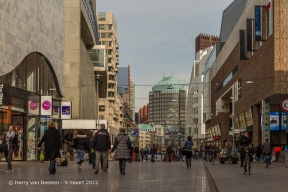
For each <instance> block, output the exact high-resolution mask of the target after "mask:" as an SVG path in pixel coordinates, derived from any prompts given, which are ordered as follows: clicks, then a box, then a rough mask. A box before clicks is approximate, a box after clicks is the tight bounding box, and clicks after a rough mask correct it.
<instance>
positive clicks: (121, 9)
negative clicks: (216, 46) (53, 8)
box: [96, 0, 233, 112]
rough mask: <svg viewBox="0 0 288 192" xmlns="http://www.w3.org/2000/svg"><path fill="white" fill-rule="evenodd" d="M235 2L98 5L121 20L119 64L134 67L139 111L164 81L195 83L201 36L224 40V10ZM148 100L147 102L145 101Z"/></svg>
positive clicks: (108, 1) (118, 0)
mask: <svg viewBox="0 0 288 192" xmlns="http://www.w3.org/2000/svg"><path fill="white" fill-rule="evenodd" d="M232 2H233V0H97V5H96V11H97V12H112V13H113V14H114V17H115V19H116V21H117V27H118V29H117V30H118V42H119V65H120V66H122V67H126V66H128V65H130V67H131V76H132V78H133V79H134V81H135V84H136V87H135V89H136V96H135V98H136V104H135V106H136V108H135V112H138V111H139V108H140V107H143V105H145V104H147V103H148V102H149V100H148V96H149V91H151V89H152V86H153V85H155V84H157V83H158V82H159V81H160V80H161V79H162V78H163V74H164V75H165V76H171V75H172V72H173V76H174V77H175V78H176V79H178V80H179V81H180V82H181V83H188V82H189V80H190V75H191V70H192V64H193V61H194V58H195V38H196V37H197V36H198V35H199V33H205V34H211V35H220V26H221V19H222V12H223V10H224V9H225V8H226V7H227V6H228V5H229V4H230V3H232ZM143 98H144V99H143Z"/></svg>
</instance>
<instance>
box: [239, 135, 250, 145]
mask: <svg viewBox="0 0 288 192" xmlns="http://www.w3.org/2000/svg"><path fill="white" fill-rule="evenodd" d="M249 144H251V139H250V137H244V136H243V135H242V136H241V137H240V139H239V145H240V146H244V147H248V146H249Z"/></svg>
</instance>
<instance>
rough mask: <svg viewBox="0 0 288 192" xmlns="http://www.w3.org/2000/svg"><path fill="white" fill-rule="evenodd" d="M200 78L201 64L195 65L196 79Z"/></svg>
mask: <svg viewBox="0 0 288 192" xmlns="http://www.w3.org/2000/svg"><path fill="white" fill-rule="evenodd" d="M198 76H199V63H197V64H196V65H195V77H198Z"/></svg>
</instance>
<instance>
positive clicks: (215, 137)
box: [213, 136, 221, 141]
mask: <svg viewBox="0 0 288 192" xmlns="http://www.w3.org/2000/svg"><path fill="white" fill-rule="evenodd" d="M219 139H221V136H214V137H213V140H214V141H216V140H219Z"/></svg>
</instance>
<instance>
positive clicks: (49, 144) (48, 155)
mask: <svg viewBox="0 0 288 192" xmlns="http://www.w3.org/2000/svg"><path fill="white" fill-rule="evenodd" d="M43 142H45V157H44V159H45V161H48V160H50V165H49V169H48V170H49V172H50V174H55V173H56V168H55V163H56V161H55V159H56V158H59V157H61V155H60V149H62V143H61V137H60V131H59V130H58V129H56V123H55V122H54V121H51V122H50V123H49V124H48V130H47V131H45V133H44V135H43V137H42V138H41V141H40V142H39V143H38V145H37V150H40V149H41V148H40V147H41V146H42V143H43Z"/></svg>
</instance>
